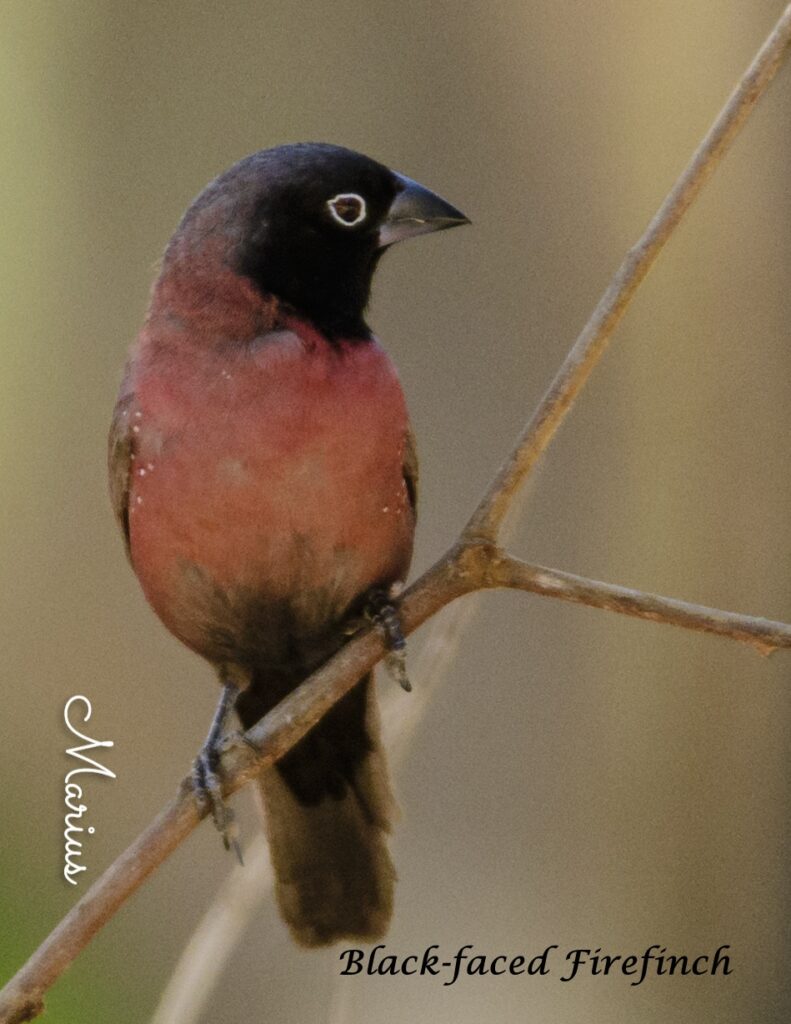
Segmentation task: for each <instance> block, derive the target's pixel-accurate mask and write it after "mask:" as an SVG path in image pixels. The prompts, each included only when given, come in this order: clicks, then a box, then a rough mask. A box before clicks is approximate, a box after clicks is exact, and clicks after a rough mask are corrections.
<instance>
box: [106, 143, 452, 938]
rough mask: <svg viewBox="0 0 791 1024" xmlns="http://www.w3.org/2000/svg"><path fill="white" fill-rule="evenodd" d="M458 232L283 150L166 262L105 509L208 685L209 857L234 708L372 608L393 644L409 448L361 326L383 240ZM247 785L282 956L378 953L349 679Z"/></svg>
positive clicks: (436, 210)
mask: <svg viewBox="0 0 791 1024" xmlns="http://www.w3.org/2000/svg"><path fill="white" fill-rule="evenodd" d="M467 223H469V220H468V219H467V217H465V216H464V214H462V213H461V212H460V211H459V210H458V209H456V207H454V206H452V205H451V204H450V203H449V202H447V201H446V200H445V199H443V198H441V197H440V196H439V195H437V194H436V193H434V192H432V191H431V190H429V189H428V188H426V187H424V186H422V185H420V184H419V183H417V182H416V181H413V180H412V179H410V178H408V177H406V176H405V175H402V174H400V173H398V172H395V171H393V170H391V169H389V168H388V167H386V166H385V165H383V164H381V163H379V162H377V161H376V160H373V159H371V158H370V157H367V156H364V155H363V154H361V153H357V152H355V151H353V150H350V149H346V148H344V147H341V146H336V145H330V144H328V143H296V144H288V145H282V146H277V147H274V148H270V149H264V150H261V151H259V152H256V153H254V154H252V155H251V156H248V157H246V158H244V159H242V160H240V161H239V162H238V163H236V164H234V165H233V166H232V167H231V168H230V169H229V170H227V171H225V172H224V173H222V174H221V175H220V176H219V177H217V178H216V179H215V180H214V181H212V182H211V183H210V184H209V185H207V186H206V188H205V189H204V190H203V191H202V192H201V193H200V194H199V195H198V196H197V198H196V199H195V200H194V201H193V202H192V204H191V205H190V206H189V207H188V209H187V211H186V213H185V214H184V216H183V217H182V219H181V221H180V223H179V225H178V227H177V229H176V231H175V233H174V234H173V236H172V238H171V239H170V241H169V243H168V244H167V246H166V249H165V252H164V255H163V257H162V260H161V263H160V268H159V274H158V277H157V279H156V281H155V283H154V285H153V287H152V290H151V296H150V303H149V307H148V312H147V315H146V318H145V321H144V324H143V327H142V329H141V331H140V333H139V335H138V337H137V339H136V341H135V342H134V344H133V346H132V348H131V350H130V353H129V357H128V360H127V363H126V367H125V370H124V372H123V377H122V382H121V386H120V390H119V394H118V400H117V403H116V406H115V410H114V413H113V417H112V424H111V428H110V436H109V476H110V493H111V499H112V504H113V508H114V512H115V516H116V518H117V520H118V523H119V525H120V528H121V532H122V535H123V538H124V542H125V545H126V551H127V555H128V558H129V560H130V562H131V565H132V568H133V570H134V572H135V574H136V575H137V577H138V580H139V582H140V584H141V587H142V590H143V593H144V595H145V597H146V598H147V600H148V602H149V603H150V605H151V606H152V608H153V610H154V612H155V613H156V614H157V616H158V617H159V618H160V619H161V621H162V623H164V625H165V626H166V627H167V629H168V630H170V632H171V633H172V634H174V635H175V637H177V638H178V639H179V640H180V641H182V642H183V643H184V644H185V645H186V646H187V647H188V648H190V649H191V650H192V651H194V652H195V653H197V654H198V655H200V656H201V657H202V658H204V659H205V660H206V661H207V662H209V664H210V665H211V666H212V667H213V669H214V671H215V673H216V675H217V678H218V679H219V682H220V684H221V686H222V691H221V693H222V696H221V699H220V704H219V706H218V709H217V713H216V715H215V718H214V721H213V723H212V727H211V729H210V731H209V736H208V738H207V741H206V744H205V745H204V747H203V749H202V751H201V754H200V755H199V756H198V758H197V760H196V762H195V778H196V785H197V789H198V791H199V794H200V795H201V798H202V799H205V800H207V801H208V802H209V805H210V807H211V810H212V813H213V814H214V817H215V823H216V824H217V826H218V828H219V829H220V831H221V832H223V833H224V836H225V839H226V845H228V842H229V836H231V837H232V838H233V836H232V831H233V830H232V819H231V813H230V810H229V809H227V808H224V807H223V805H222V801H221V798H220V796H219V793H220V785H219V780H218V774H217V773H218V771H219V770H220V769H219V752H218V751H219V744H220V742H221V740H222V736H223V733H224V731H225V730H226V728H227V726H228V722H229V720H230V717H231V716H232V715H233V713H234V712H235V713H236V715H237V716H238V719H239V721H240V723H241V725H242V727H243V728H244V729H247V728H249V727H250V726H251V725H253V724H254V723H255V722H256V721H257V720H259V719H260V718H261V717H262V716H263V715H265V714H266V713H267V712H268V711H269V710H271V709H272V708H273V707H274V706H275V705H276V704H277V703H278V702H279V701H281V700H282V699H283V698H284V697H285V696H286V695H288V694H289V693H290V692H291V691H292V690H293V689H294V688H295V687H296V686H298V685H299V684H300V683H301V682H302V681H304V680H305V679H306V678H307V677H308V676H309V675H310V674H311V673H312V672H313V671H314V670H315V669H316V668H318V667H319V666H320V665H321V664H322V663H323V662H325V661H326V660H327V659H328V658H329V657H331V656H332V655H333V654H334V653H335V652H336V651H337V650H338V649H339V648H340V647H341V646H342V644H343V643H344V642H345V640H346V639H347V637H348V633H349V623H354V622H356V621H359V620H360V617H364V616H365V615H366V614H368V613H369V611H370V609H371V608H374V610H375V611H374V614H375V615H376V614H380V616H381V621H383V622H385V625H387V624H388V623H389V632H390V633H393V632H394V633H395V634H397V632H398V628H397V612H396V614H395V615H394V614H393V608H394V606H393V605H392V603H391V597H392V595H393V594H394V593H395V592H396V590H397V588H398V587H399V586H400V585H401V584H402V583H403V581H404V580H405V578H406V575H407V572H408V569H409V565H410V561H411V557H412V548H413V540H414V532H415V523H416V502H417V456H416V450H415V442H414V437H413V435H412V432H411V428H410V423H409V416H408V412H407V407H406V402H405V398H404V394H403V391H402V388H401V385H400V382H399V377H398V373H397V371H396V369H395V366H394V364H393V362H392V361H391V359H390V357H389V356H388V355H387V353H386V352H385V350H384V348H383V347H382V346H381V344H380V343H379V341H378V340H377V338H376V337H375V336H374V334H373V333H372V331H371V329H370V328H369V326H368V324H367V322H366V315H367V314H366V310H367V306H368V302H369V296H370V291H371V283H372V278H373V275H374V272H375V270H376V268H377V265H378V263H379V261H380V258H381V256H382V254H383V253H384V252H385V251H386V250H387V249H388V248H389V247H390V246H392V245H393V244H395V243H397V242H400V241H402V240H404V239H408V238H411V237H413V236H416V235H421V234H427V233H430V232H435V231H439V230H443V229H446V228H451V227H455V226H458V225H462V224H467ZM376 609H378V613H377V611H376ZM393 623H395V626H394V625H393ZM394 644H395V646H397V647H398V646H400V643H399V642H398V638H397V636H395V639H394ZM257 788H258V791H259V795H260V797H261V801H262V803H263V810H264V820H265V831H266V835H267V838H268V842H269V848H270V856H271V860H272V864H273V868H274V875H275V893H276V897H277V903H278V906H279V909H280V913H281V916H282V918H283V919H284V921H285V923H286V925H287V926H288V929H289V931H290V933H291V935H292V936H293V938H294V940H295V941H296V942H297V944H299V945H300V946H303V947H320V946H327V945H330V944H332V943H334V942H337V941H339V940H340V939H359V940H363V941H372V940H375V939H378V938H381V937H382V936H383V935H384V934H385V933H386V931H387V928H388V925H389V922H390V919H391V916H392V912H393V898H394V884H395V879H396V874H395V869H394V867H393V863H392V859H391V856H390V853H389V849H388V833H389V832H390V830H391V825H392V820H393V814H394V808H395V804H394V799H393V795H392V790H391V786H390V783H389V780H388V775H387V769H386V764H385V758H384V753H383V750H382V744H381V738H380V735H379V721H378V715H377V708H376V701H375V695H374V691H373V686H372V675H371V674H370V673H369V674H367V675H366V676H365V677H364V678H363V679H361V680H360V681H359V682H358V683H357V684H356V685H355V686H354V687H353V688H352V689H351V690H350V691H349V692H348V693H347V694H346V695H345V696H344V697H343V698H342V699H341V700H340V701H339V702H338V703H337V704H335V706H334V707H332V708H331V709H330V710H329V712H328V713H327V714H326V715H325V716H324V717H323V718H322V719H321V720H320V721H319V723H318V724H317V725H316V726H315V727H314V728H313V729H312V730H311V731H310V732H309V733H308V734H307V735H306V736H305V737H304V738H303V739H302V740H301V741H300V742H298V743H297V744H296V745H295V746H294V747H293V748H292V749H291V750H289V751H288V752H287V753H286V754H285V756H284V757H282V758H281V759H280V760H279V761H278V762H277V764H275V765H274V766H271V767H268V768H267V769H265V770H264V771H262V773H261V774H260V777H259V778H258V779H257Z"/></svg>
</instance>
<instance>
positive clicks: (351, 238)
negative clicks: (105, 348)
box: [165, 143, 469, 338]
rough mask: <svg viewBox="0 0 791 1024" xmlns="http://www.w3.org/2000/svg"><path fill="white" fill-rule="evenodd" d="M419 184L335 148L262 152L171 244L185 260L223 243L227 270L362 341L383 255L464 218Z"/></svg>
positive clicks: (227, 176) (188, 217)
mask: <svg viewBox="0 0 791 1024" xmlns="http://www.w3.org/2000/svg"><path fill="white" fill-rule="evenodd" d="M467 223H469V221H468V220H467V218H466V217H465V216H464V214H462V213H461V212H460V211H459V210H457V209H456V208H455V207H453V206H451V205H450V203H448V202H446V201H445V200H444V199H442V198H440V196H438V195H436V194H435V193H434V192H431V191H430V190H429V189H427V188H424V187H423V186H422V185H419V184H418V183H417V182H414V181H412V180H411V179H409V178H407V177H404V176H403V175H401V174H398V173H396V172H395V171H391V170H390V169H389V168H387V167H385V166H384V165H383V164H380V163H377V162H376V161H375V160H371V159H370V158H369V157H366V156H363V155H362V154H360V153H355V152H353V151H352V150H349V149H344V148H342V147H340V146H331V145H327V144H321V143H300V144H296V145H289V146H278V147H276V148H274V149H266V150H262V151H261V152H259V153H254V154H253V155H252V156H249V157H247V158H246V159H244V160H241V161H240V162H239V163H238V164H236V165H235V166H233V167H232V168H231V169H230V170H228V171H226V172H225V173H224V174H222V175H221V176H220V177H219V178H217V179H216V180H215V181H213V182H212V183H211V184H210V185H209V186H208V187H207V188H206V189H205V190H204V191H203V192H202V193H201V194H200V195H199V196H198V198H197V199H196V200H195V202H194V203H193V204H192V206H191V207H190V208H189V210H188V211H187V213H186V214H185V216H184V219H183V220H182V222H181V225H180V227H179V230H178V231H177V232H176V235H175V236H174V240H173V242H172V243H171V246H170V248H169V253H168V254H166V257H165V262H166V266H167V261H168V257H169V254H170V252H171V250H172V251H173V253H174V254H175V253H176V252H177V253H178V254H179V255H180V256H182V257H184V256H187V258H189V257H190V255H191V256H193V257H194V256H196V255H199V254H200V251H201V249H203V248H205V247H206V243H207V242H217V241H219V242H220V246H221V251H222V259H223V262H224V263H225V265H226V267H228V266H230V267H231V268H232V269H233V270H235V271H236V272H237V273H239V274H241V275H243V276H244V277H247V278H249V279H250V280H251V281H252V282H253V283H254V284H255V285H256V287H257V288H258V289H260V291H261V292H263V293H264V294H266V295H274V296H276V297H277V298H278V299H279V300H281V301H282V302H284V303H286V304H287V305H288V306H290V307H292V308H293V309H294V310H295V311H296V312H297V314H299V315H300V316H304V317H305V318H307V319H308V320H310V321H311V322H312V323H313V324H315V326H316V327H318V328H319V330H321V331H322V332H323V333H324V334H326V335H327V336H329V337H347V338H355V337H368V336H369V334H370V332H369V330H368V327H367V325H366V323H365V320H364V312H365V307H366V305H367V303H368V297H369V294H370V289H371V279H372V277H373V273H374V270H375V269H376V265H377V262H378V260H379V257H380V256H381V254H382V253H383V252H384V250H385V249H386V248H387V247H388V246H390V245H392V244H393V243H394V242H398V241H401V240H402V239H404V238H410V237H412V236H413V235H421V234H426V233H428V232H431V231H441V230H442V229H444V228H450V227H455V226H456V225H460V224H467Z"/></svg>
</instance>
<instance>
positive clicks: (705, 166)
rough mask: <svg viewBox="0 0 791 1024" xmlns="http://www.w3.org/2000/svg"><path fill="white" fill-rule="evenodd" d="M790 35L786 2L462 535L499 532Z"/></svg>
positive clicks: (768, 77)
mask: <svg viewBox="0 0 791 1024" xmlns="http://www.w3.org/2000/svg"><path fill="white" fill-rule="evenodd" d="M789 43H791V5H789V6H788V7H786V9H785V11H784V12H783V14H782V16H781V18H780V20H779V21H778V22H777V25H776V26H775V28H774V30H773V31H772V33H771V35H770V36H769V38H768V39H767V40H766V42H765V43H764V45H763V46H762V47H761V49H760V50H759V51H758V53H757V54H756V56H755V58H754V60H753V62H752V63H751V64H750V66H749V68H748V69H747V71H745V73H744V75H743V76H742V78H741V80H740V81H739V84H738V85H737V86H736V88H735V89H734V91H733V92H732V94H731V96H730V98H729V100H728V102H727V103H726V104H725V106H724V107H723V108H722V111H721V112H720V115H719V117H718V118H717V120H716V121H715V122H714V124H713V125H712V126H711V128H710V129H709V131H708V133H707V134H706V136H705V137H704V139H703V141H702V142H701V143H700V145H699V146H698V148H697V149H696V150H695V152H694V153H693V155H692V158H691V159H690V161H689V163H688V164H687V166H686V167H685V168H684V171H683V172H682V174H681V176H680V177H679V178H678V180H677V181H676V183H675V185H674V186H673V188H672V189H671V190H670V192H669V193H668V196H667V198H666V199H665V201H664V202H663V203H662V205H661V206H660V208H659V209H658V210H657V212H656V214H655V215H654V217H653V219H652V220H651V222H650V224H649V225H648V227H647V228H646V230H645V232H644V234H643V236H642V238H641V239H640V241H639V242H638V243H637V244H636V245H635V246H633V247H632V248H631V249H630V250H629V252H628V253H627V254H626V258H625V259H624V261H623V263H622V264H621V266H620V267H619V268H618V271H617V273H616V274H615V277H614V278H613V279H612V281H611V282H610V285H609V287H608V288H607V290H606V291H605V293H604V295H603V296H602V297H601V299H600V300H599V304H598V306H597V307H596V309H595V310H594V311H593V315H592V316H591V318H590V320H588V322H587V323H586V324H585V327H584V328H583V330H582V333H581V334H580V335H579V337H578V338H577V340H576V341H575V343H574V346H573V348H572V349H571V351H570V352H569V354H568V356H566V359H565V361H564V363H563V365H562V366H561V368H560V370H559V371H558V373H557V376H556V377H555V379H554V380H553V381H552V384H551V385H550V386H549V390H548V391H547V392H546V394H545V395H544V397H543V399H542V400H541V403H540V404H539V406H538V408H537V409H536V411H535V412H534V413H533V416H532V417H531V419H530V421H529V422H528V424H527V426H526V427H525V429H524V432H523V433H522V436H521V437H520V438H519V440H518V442H517V445H516V447H515V448H514V450H513V451H512V453H511V455H510V456H509V457H508V459H507V460H506V462H505V463H504V464H503V466H502V467H501V469H500V471H499V473H498V474H497V476H496V477H495V478H494V480H493V481H492V483H491V485H490V487H489V489H488V491H487V492H486V494H485V496H484V498H483V501H481V503H480V505H479V506H478V508H477V509H476V510H475V512H474V513H473V516H472V518H471V519H470V521H469V523H468V524H467V526H466V527H465V530H464V537H465V538H470V537H479V538H481V539H483V540H497V538H498V537H499V531H500V527H501V525H502V523H503V520H504V519H505V517H506V515H507V513H508V512H509V509H510V505H511V500H512V498H513V495H514V493H515V491H517V490H518V489H519V487H520V486H521V485H522V483H524V481H525V479H526V478H527V476H528V474H529V473H530V471H531V470H532V469H533V468H534V466H535V465H536V463H537V462H538V460H539V458H540V457H541V455H542V454H543V453H544V451H545V450H546V447H547V445H548V444H549V442H550V441H551V440H552V438H553V437H554V436H555V433H556V432H557V429H558V427H559V426H560V424H561V423H562V422H563V420H564V419H565V418H566V415H567V413H568V411H569V409H570V408H571V406H572V405H573V404H574V401H575V399H576V397H577V395H578V394H579V393H580V391H581V390H582V388H583V387H584V385H585V383H586V381H587V380H588V377H589V376H590V374H591V372H592V370H593V368H594V367H595V366H596V364H597V363H598V362H599V360H600V359H601V357H602V356H603V355H604V353H605V351H606V349H607V345H608V344H609V342H610V337H611V335H612V333H613V331H614V330H615V328H616V327H617V326H618V324H619V323H620V321H621V318H622V317H623V315H624V313H625V312H626V307H627V306H628V305H629V302H630V301H631V299H632V297H633V295H634V293H635V292H636V291H637V289H638V287H639V286H640V284H641V283H642V281H643V279H644V278H645V276H646V274H647V273H648V271H649V270H650V269H651V267H652V266H653V265H654V263H655V261H656V258H657V257H658V256H659V253H660V252H661V251H662V248H663V247H664V244H665V242H666V241H667V240H668V238H670V236H671V234H672V233H673V231H675V229H676V228H677V227H678V224H679V222H680V221H681V218H682V217H683V216H684V214H685V213H686V212H687V210H688V209H689V207H690V206H691V205H692V203H693V202H694V200H695V199H696V197H697V195H698V193H699V192H700V190H701V189H702V188H703V186H704V185H705V184H706V182H707V181H708V179H709V178H710V177H711V175H712V173H713V172H714V170H715V168H716V167H717V165H718V164H719V163H720V161H721V160H722V158H723V156H725V153H726V152H727V150H728V147H729V146H730V144H731V143H732V142H733V140H734V139H735V138H736V136H737V135H738V133H739V130H740V129H741V127H742V125H743V124H744V122H745V121H746V120H747V118H748V117H749V115H750V113H751V111H752V109H753V107H754V106H755V104H756V103H757V101H758V100H759V99H760V97H761V96H762V95H763V93H764V92H765V91H766V88H767V86H768V85H769V83H770V82H771V81H772V79H773V78H774V76H775V74H776V73H777V70H778V68H779V67H780V65H781V64H782V62H783V60H784V59H785V57H786V55H787V50H788V46H789Z"/></svg>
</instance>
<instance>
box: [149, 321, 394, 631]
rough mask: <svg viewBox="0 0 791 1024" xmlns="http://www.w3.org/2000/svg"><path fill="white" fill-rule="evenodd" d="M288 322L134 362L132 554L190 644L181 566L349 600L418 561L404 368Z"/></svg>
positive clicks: (275, 592) (153, 595)
mask: <svg viewBox="0 0 791 1024" xmlns="http://www.w3.org/2000/svg"><path fill="white" fill-rule="evenodd" d="M293 326H294V327H296V328H297V330H298V331H299V333H296V331H295V330H289V331H283V332H278V333H276V334H271V335H268V336H266V338H265V339H264V340H261V341H258V342H255V343H253V344H251V345H249V346H238V345H236V346H228V348H227V349H226V350H222V349H217V348H213V349H211V350H209V351H207V350H206V349H200V350H199V349H197V348H196V347H195V346H194V345H192V346H186V345H185V346H183V347H180V346H179V347H176V349H175V350H173V351H171V352H169V353H168V359H167V360H161V359H160V358H156V359H152V360H151V362H150V363H149V364H148V365H146V360H145V359H143V361H142V363H141V364H140V366H139V367H138V371H137V380H136V382H135V389H136V395H137V400H138V406H139V415H138V416H137V419H136V421H135V426H136V427H138V430H137V444H138V451H137V455H136V459H135V462H134V465H133V483H132V490H131V495H130V533H131V550H132V561H133V564H134V566H135V570H136V572H137V574H138V576H139V577H140V580H141V583H142V585H143V588H144V590H145V592H146V595H147V597H148V599H149V600H150V602H151V603H152V605H153V606H154V609H155V610H156V611H157V612H158V614H159V615H160V617H161V618H162V619H163V620H164V621H165V623H166V625H168V626H169V627H170V628H171V629H172V630H173V632H175V633H176V634H177V635H180V636H181V637H182V639H185V640H186V641H187V642H188V643H190V645H191V646H196V644H195V638H194V637H190V636H188V635H187V634H189V632H190V629H191V623H192V621H193V619H194V616H193V611H194V609H190V608H189V607H185V598H184V593H185V591H184V569H185V566H198V567H199V568H200V571H201V572H202V573H203V574H205V575H206V576H207V577H208V578H210V579H211V580H212V581H213V582H214V584H215V585H216V586H217V587H219V588H221V589H227V590H229V591H231V590H239V589H240V588H243V589H245V590H248V591H250V592H255V593H261V592H266V594H268V595H272V596H273V597H277V596H282V597H289V596H291V595H292V593H293V592H294V590H295V589H302V590H309V589H310V588H312V587H320V588H323V589H325V590H327V589H329V591H330V592H332V593H333V594H334V595H335V600H337V603H338V605H339V606H344V605H345V604H348V602H349V601H351V600H352V599H353V598H354V597H356V596H357V595H358V594H359V593H360V592H362V591H364V590H366V589H368V588H369V587H370V586H372V585H375V584H380V583H382V582H389V581H391V580H393V579H398V578H402V577H403V576H404V574H405V573H406V571H407V568H408V564H409V559H410V556H411V548H412V534H413V530H414V518H413V513H412V509H411V506H410V504H409V499H408V494H407V490H406V486H405V483H404V477H403V458H404V443H405V436H406V430H407V413H406V408H405V404H404V399H403V395H402V392H401V388H400V385H399V382H398V378H397V375H396V372H395V369H394V367H393V365H392V363H391V361H390V359H389V358H388V356H387V355H386V354H385V352H384V351H383V350H382V349H381V348H380V347H379V345H378V344H376V343H375V342H371V343H367V342H366V343H351V342H342V343H340V344H338V345H337V346H335V347H333V346H331V345H329V344H328V343H327V342H326V341H325V340H324V339H323V338H321V337H320V336H318V335H317V334H315V332H313V331H311V330H310V329H309V328H306V327H305V326H304V325H301V324H295V325H293ZM144 351H145V350H144ZM186 603H187V604H188V603H189V602H188V601H187V602H186ZM182 620H183V621H182Z"/></svg>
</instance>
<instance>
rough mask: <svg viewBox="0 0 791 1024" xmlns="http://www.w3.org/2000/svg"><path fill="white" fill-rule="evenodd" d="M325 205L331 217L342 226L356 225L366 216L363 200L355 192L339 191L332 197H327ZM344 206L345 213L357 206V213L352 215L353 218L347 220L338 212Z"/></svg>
mask: <svg viewBox="0 0 791 1024" xmlns="http://www.w3.org/2000/svg"><path fill="white" fill-rule="evenodd" d="M327 206H328V207H329V211H330V213H331V214H332V216H333V219H334V220H336V221H337V222H338V224H340V225H341V226H342V227H344V228H354V227H357V225H358V224H362V222H363V221H364V220H365V218H366V217H367V216H368V209H367V207H366V205H365V200H364V199H363V197H362V196H358V195H357V193H356V192H341V193H340V194H339V195H337V196H333V197H332V199H328V200H327ZM344 206H345V207H346V212H347V213H350V212H353V208H354V207H357V213H356V214H355V215H354V219H353V220H348V219H347V218H346V217H344V216H343V214H342V213H341V212H340V211H341V210H342V209H343V207H344Z"/></svg>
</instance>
